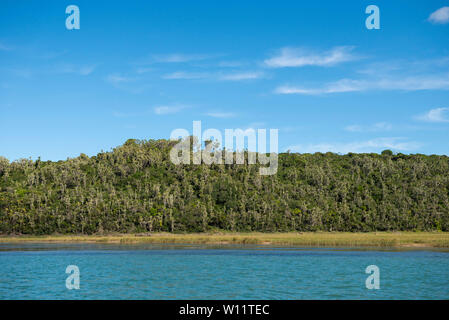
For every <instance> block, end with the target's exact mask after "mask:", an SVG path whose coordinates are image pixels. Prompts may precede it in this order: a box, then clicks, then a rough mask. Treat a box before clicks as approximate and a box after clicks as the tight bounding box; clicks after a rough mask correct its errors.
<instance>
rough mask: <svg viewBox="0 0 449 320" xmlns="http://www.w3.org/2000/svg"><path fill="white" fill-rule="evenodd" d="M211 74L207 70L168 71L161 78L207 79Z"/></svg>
mask: <svg viewBox="0 0 449 320" xmlns="http://www.w3.org/2000/svg"><path fill="white" fill-rule="evenodd" d="M210 77H211V75H210V74H209V73H207V72H184V71H177V72H172V73H168V74H165V75H163V76H162V79H168V80H181V79H183V80H192V79H207V78H210Z"/></svg>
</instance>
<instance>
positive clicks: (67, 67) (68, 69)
mask: <svg viewBox="0 0 449 320" xmlns="http://www.w3.org/2000/svg"><path fill="white" fill-rule="evenodd" d="M95 68H96V66H95V65H87V66H75V65H72V64H61V65H58V66H56V68H55V72H57V73H73V74H78V75H81V76H87V75H89V74H91V73H92V72H93V71H94V70H95Z"/></svg>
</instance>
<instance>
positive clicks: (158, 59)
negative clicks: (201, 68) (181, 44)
mask: <svg viewBox="0 0 449 320" xmlns="http://www.w3.org/2000/svg"><path fill="white" fill-rule="evenodd" d="M216 56H217V55H211V54H185V53H169V54H153V55H150V56H149V57H148V58H145V59H143V60H141V61H140V62H139V64H151V63H183V62H192V61H201V60H206V59H211V58H213V57H216Z"/></svg>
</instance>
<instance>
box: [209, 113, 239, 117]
mask: <svg viewBox="0 0 449 320" xmlns="http://www.w3.org/2000/svg"><path fill="white" fill-rule="evenodd" d="M206 115H208V116H209V117H212V118H233V117H235V113H232V112H208V113H206Z"/></svg>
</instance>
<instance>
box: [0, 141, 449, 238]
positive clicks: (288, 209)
mask: <svg viewBox="0 0 449 320" xmlns="http://www.w3.org/2000/svg"><path fill="white" fill-rule="evenodd" d="M173 143H174V142H170V141H167V140H150V141H138V140H128V141H127V142H126V143H125V144H124V145H122V146H119V147H117V148H115V149H114V150H112V151H111V152H102V153H99V154H98V155H97V156H93V157H90V158H89V157H88V156H86V155H83V154H82V155H80V156H79V157H77V158H73V159H68V160H66V161H58V162H51V161H40V160H37V161H32V160H26V159H22V160H18V161H14V162H12V163H10V162H9V161H8V160H7V159H5V158H3V157H0V233H4V234H18V233H21V234H53V233H83V234H93V233H99V234H101V233H108V232H122V233H131V232H156V231H169V232H201V231H211V230H232V231H264V232H273V231H294V230H297V231H317V230H323V231H388V230H423V231H424V230H426V231H430V230H442V231H449V158H448V157H447V156H436V155H432V156H426V155H420V154H417V155H404V154H396V155H395V154H393V153H391V152H388V151H385V152H383V153H382V154H347V155H337V154H333V153H326V154H322V153H315V154H294V153H283V154H280V155H279V169H278V171H277V174H276V175H272V176H261V175H259V170H258V168H259V166H258V165H194V164H191V165H174V164H173V163H171V161H170V158H169V152H170V149H171V148H172V146H173Z"/></svg>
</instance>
